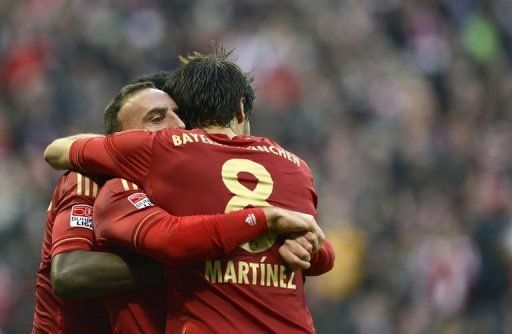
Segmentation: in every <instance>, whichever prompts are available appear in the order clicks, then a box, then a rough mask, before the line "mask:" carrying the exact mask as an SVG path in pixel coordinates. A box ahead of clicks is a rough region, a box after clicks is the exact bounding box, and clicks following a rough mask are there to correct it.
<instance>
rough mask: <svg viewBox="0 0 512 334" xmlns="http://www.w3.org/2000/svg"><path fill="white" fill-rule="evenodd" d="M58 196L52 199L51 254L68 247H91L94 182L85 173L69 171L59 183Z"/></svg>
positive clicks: (70, 248)
mask: <svg viewBox="0 0 512 334" xmlns="http://www.w3.org/2000/svg"><path fill="white" fill-rule="evenodd" d="M60 187H61V188H60V196H59V197H58V198H57V200H56V203H52V206H53V207H54V210H55V218H54V220H53V228H52V248H51V255H52V257H53V256H55V255H57V254H59V253H64V252H69V251H72V250H78V249H82V250H92V249H93V246H94V243H95V241H94V232H93V223H92V220H93V213H92V210H93V205H94V199H95V197H96V195H97V192H98V185H97V184H96V183H95V182H94V181H92V180H91V179H90V178H88V177H87V176H85V175H82V174H78V173H69V174H67V175H65V176H64V180H62V183H60Z"/></svg>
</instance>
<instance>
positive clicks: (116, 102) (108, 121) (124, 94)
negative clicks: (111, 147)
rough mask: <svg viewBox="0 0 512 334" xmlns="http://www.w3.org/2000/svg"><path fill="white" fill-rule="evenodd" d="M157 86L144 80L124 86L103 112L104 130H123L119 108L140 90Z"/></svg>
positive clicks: (108, 132) (110, 131)
mask: <svg viewBox="0 0 512 334" xmlns="http://www.w3.org/2000/svg"><path fill="white" fill-rule="evenodd" d="M147 88H155V85H154V84H153V82H150V81H142V82H137V83H133V84H130V85H126V86H124V87H123V88H122V89H121V91H120V92H119V93H118V94H117V95H116V96H115V97H114V98H113V99H112V100H111V101H110V102H109V104H108V105H107V107H106V108H105V112H104V113H103V130H104V131H105V133H106V134H110V133H114V132H117V131H122V130H123V129H122V127H121V124H120V123H119V119H118V118H117V114H118V113H119V110H120V109H121V108H122V107H123V105H124V104H125V102H126V100H128V99H129V98H130V97H131V96H132V95H133V94H135V93H137V92H138V91H140V90H143V89H147Z"/></svg>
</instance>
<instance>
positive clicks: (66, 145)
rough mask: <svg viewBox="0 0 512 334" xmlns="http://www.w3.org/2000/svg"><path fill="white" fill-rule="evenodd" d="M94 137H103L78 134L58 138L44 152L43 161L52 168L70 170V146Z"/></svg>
mask: <svg viewBox="0 0 512 334" xmlns="http://www.w3.org/2000/svg"><path fill="white" fill-rule="evenodd" d="M94 137H103V136H102V135H98V134H92V133H91V134H89V133H87V134H85V133H84V134H78V135H74V136H69V137H65V138H59V139H56V140H54V141H53V142H52V143H51V144H50V145H49V146H48V147H47V148H46V150H45V151H44V159H45V160H46V162H48V163H49V164H50V165H51V166H52V167H53V168H55V169H58V170H67V169H71V167H72V166H71V162H70V160H69V151H70V149H71V145H72V144H73V143H74V142H75V141H76V140H77V139H86V138H94Z"/></svg>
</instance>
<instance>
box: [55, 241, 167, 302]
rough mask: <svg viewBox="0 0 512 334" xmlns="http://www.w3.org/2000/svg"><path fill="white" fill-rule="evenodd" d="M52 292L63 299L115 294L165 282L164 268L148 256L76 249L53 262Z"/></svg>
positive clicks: (57, 256) (58, 255)
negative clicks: (120, 254)
mask: <svg viewBox="0 0 512 334" xmlns="http://www.w3.org/2000/svg"><path fill="white" fill-rule="evenodd" d="M51 280H52V289H53V291H54V292H55V294H56V295H58V296H61V297H93V296H102V295H106V294H115V293H119V292H123V291H126V290H130V289H133V288H137V287H140V286H144V285H149V284H153V283H157V282H161V281H163V280H164V273H163V269H162V265H161V264H160V263H158V262H156V261H153V260H151V259H148V258H146V257H142V256H137V255H130V256H123V257H121V256H119V255H117V254H114V253H107V252H94V251H86V250H73V251H69V252H65V253H60V254H57V255H56V256H55V257H54V258H53V259H52V270H51Z"/></svg>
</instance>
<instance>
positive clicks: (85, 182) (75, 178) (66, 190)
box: [57, 171, 99, 199]
mask: <svg viewBox="0 0 512 334" xmlns="http://www.w3.org/2000/svg"><path fill="white" fill-rule="evenodd" d="M57 188H59V189H58V190H59V192H60V193H61V194H63V195H73V196H84V197H90V198H92V199H94V198H96V196H97V195H98V190H99V185H98V182H97V181H95V180H93V179H92V178H91V177H90V176H88V175H85V174H82V173H77V172H72V171H68V172H66V173H65V174H64V175H62V176H61V178H60V179H59V181H58V183H57Z"/></svg>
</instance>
